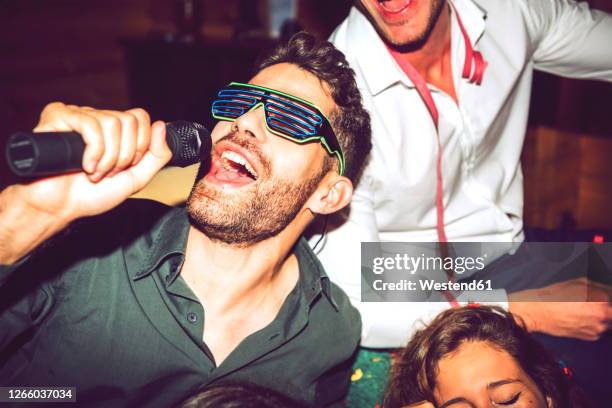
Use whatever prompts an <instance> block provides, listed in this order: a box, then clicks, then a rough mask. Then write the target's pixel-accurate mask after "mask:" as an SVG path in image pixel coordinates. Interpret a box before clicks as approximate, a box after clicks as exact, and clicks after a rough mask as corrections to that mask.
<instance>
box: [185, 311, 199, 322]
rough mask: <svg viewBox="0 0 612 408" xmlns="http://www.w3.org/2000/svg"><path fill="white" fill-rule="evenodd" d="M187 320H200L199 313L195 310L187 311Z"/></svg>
mask: <svg viewBox="0 0 612 408" xmlns="http://www.w3.org/2000/svg"><path fill="white" fill-rule="evenodd" d="M187 320H188V321H189V323H195V322H197V321H198V315H197V314H195V313H193V312H190V313H187Z"/></svg>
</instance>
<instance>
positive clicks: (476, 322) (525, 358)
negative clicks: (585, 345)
mask: <svg viewBox="0 0 612 408" xmlns="http://www.w3.org/2000/svg"><path fill="white" fill-rule="evenodd" d="M477 341H481V342H487V343H489V344H491V345H492V346H493V347H495V348H498V349H500V350H503V351H505V352H507V353H508V354H509V355H510V356H511V357H513V358H514V359H515V360H516V361H517V362H518V364H519V365H520V366H521V368H522V369H523V370H524V371H525V372H526V373H527V374H528V375H529V376H530V377H531V379H533V381H534V382H535V384H536V385H537V386H538V388H539V389H540V391H541V392H542V394H543V395H544V396H546V397H549V398H550V399H551V400H552V402H553V406H554V407H555V408H581V407H584V406H586V405H585V404H584V401H583V397H582V395H580V393H579V390H578V389H577V388H575V387H573V385H572V384H571V383H570V381H569V379H568V378H567V377H566V376H565V375H564V374H563V372H562V369H561V367H560V366H559V363H558V362H557V361H555V360H554V359H553V358H552V356H551V355H550V354H548V352H547V351H546V350H545V349H544V347H543V346H542V345H541V344H540V343H538V342H537V341H536V340H535V339H534V338H533V337H532V336H531V335H530V334H529V333H528V332H527V330H525V328H524V325H523V323H522V322H521V321H518V320H517V319H516V318H515V317H514V316H513V315H512V314H510V313H509V312H507V311H505V310H504V309H502V308H500V307H495V306H479V307H463V308H457V309H449V310H446V311H444V312H442V313H440V314H439V315H438V316H437V317H436V318H435V319H434V320H433V321H432V322H431V324H429V325H428V326H427V327H426V328H424V329H423V330H420V331H418V332H417V333H416V334H415V335H414V337H413V338H412V340H410V342H409V343H408V346H406V348H405V349H403V350H402V351H401V352H400V355H399V358H398V360H397V362H396V364H395V365H394V366H393V368H392V370H391V376H390V379H389V383H388V385H387V391H386V393H385V399H384V407H385V408H396V407H398V408H399V407H404V406H406V405H410V404H415V403H418V402H421V401H430V402H433V401H435V399H434V395H433V392H434V388H435V386H436V378H437V376H438V371H437V370H438V363H439V362H440V360H441V359H442V358H444V356H446V355H447V354H450V353H453V352H454V351H456V350H457V349H458V348H459V347H460V346H461V345H462V344H464V343H465V342H477Z"/></svg>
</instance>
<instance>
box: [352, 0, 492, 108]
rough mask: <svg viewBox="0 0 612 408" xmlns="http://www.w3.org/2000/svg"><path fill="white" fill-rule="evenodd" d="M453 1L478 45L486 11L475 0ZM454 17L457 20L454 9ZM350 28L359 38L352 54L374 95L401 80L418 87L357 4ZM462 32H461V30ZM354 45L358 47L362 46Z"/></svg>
mask: <svg viewBox="0 0 612 408" xmlns="http://www.w3.org/2000/svg"><path fill="white" fill-rule="evenodd" d="M453 4H454V5H455V7H456V9H457V12H458V13H459V15H460V17H461V20H462V21H463V24H464V26H465V27H466V31H467V33H468V37H470V40H471V42H472V45H475V44H476V43H477V42H478V40H479V39H480V37H481V36H482V34H483V33H484V29H485V19H486V12H485V11H484V9H483V8H482V7H481V6H479V5H477V4H476V3H475V2H474V1H472V0H454V3H453ZM452 19H453V21H455V20H456V17H455V15H454V13H453V14H452ZM348 32H349V37H350V38H355V39H356V41H351V42H350V43H349V50H350V54H352V55H355V56H356V58H357V63H358V65H359V68H360V69H361V71H362V73H363V77H364V78H365V81H366V84H367V86H368V88H369V91H370V93H371V94H372V95H374V96H375V95H377V94H378V93H380V92H382V91H384V90H385V89H387V88H389V87H390V86H392V85H395V84H396V83H398V82H402V83H404V84H405V85H406V86H408V87H411V88H414V84H413V83H412V81H410V79H408V77H407V76H406V75H405V74H404V73H403V71H402V70H401V68H400V67H399V66H398V65H397V63H396V62H395V60H394V59H393V57H392V56H391V54H390V53H389V51H388V50H387V47H386V45H385V43H384V42H383V40H382V39H381V38H380V36H379V35H378V32H377V31H376V29H375V28H374V26H373V25H372V24H371V23H370V21H369V20H368V19H367V17H366V16H365V15H363V13H362V12H361V11H359V10H358V9H357V8H356V7H353V8H351V11H350V13H349V16H348ZM458 34H459V35H460V36H461V32H458ZM461 41H463V37H461ZM353 47H358V48H359V50H357V49H354V48H353ZM363 50H367V51H366V52H363ZM357 51H359V52H357ZM460 58H461V60H462V61H463V58H464V56H463V55H461V56H460ZM457 66H458V67H462V66H463V65H460V64H457Z"/></svg>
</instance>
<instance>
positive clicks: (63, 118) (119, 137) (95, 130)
mask: <svg viewBox="0 0 612 408" xmlns="http://www.w3.org/2000/svg"><path fill="white" fill-rule="evenodd" d="M34 132H35V133H23V134H21V135H17V136H15V137H14V138H13V139H11V141H10V142H9V145H8V146H7V152H6V153H7V158H8V159H9V161H10V162H11V167H13V170H14V171H15V170H16V173H17V174H20V173H21V175H22V176H23V175H25V176H29V177H30V179H29V180H26V181H28V182H26V183H23V184H14V185H10V186H9V187H7V188H5V189H4V190H2V191H1V192H0V226H2V228H0V264H10V263H13V262H16V261H17V260H19V259H21V258H22V257H23V256H25V255H27V254H28V253H30V252H31V251H32V250H33V249H34V248H36V247H37V246H39V245H40V244H41V243H42V242H44V241H45V240H46V239H48V238H50V237H51V236H53V235H54V234H56V233H57V232H59V231H61V230H62V229H64V228H65V227H66V226H67V225H68V224H70V223H71V222H72V221H74V220H76V219H78V218H82V217H86V216H92V215H97V214H101V213H103V212H106V211H108V210H110V209H112V208H114V207H116V206H118V205H119V204H121V203H122V202H123V201H125V200H126V199H127V198H128V197H130V196H131V195H132V194H134V193H136V192H138V191H139V190H141V189H142V188H144V187H145V186H146V185H147V184H148V183H149V182H150V181H151V179H153V177H154V176H155V174H157V173H158V172H159V171H160V170H161V169H162V168H163V167H164V166H165V165H166V164H167V163H168V162H170V160H171V158H173V157H174V160H173V161H174V163H175V164H179V165H188V164H191V163H197V162H198V161H199V160H200V154H199V152H198V147H199V142H198V141H197V137H196V136H200V138H201V143H202V146H201V147H200V150H201V154H202V157H204V156H206V155H207V154H208V153H209V152H210V145H211V141H210V135H209V134H208V131H206V129H204V127H202V126H201V125H197V124H192V123H189V122H172V123H170V124H168V125H166V124H164V123H163V122H155V123H153V124H151V122H150V119H149V115H148V114H147V113H146V112H145V111H144V110H142V109H132V110H128V111H125V112H119V111H108V110H96V109H92V108H89V107H77V106H67V105H64V104H63V103H59V102H56V103H51V104H49V105H47V106H46V107H45V109H44V110H43V112H42V113H41V117H40V121H39V123H38V125H37V126H36V128H35V129H34ZM41 132H49V133H51V132H52V133H53V134H44V135H42V134H41ZM56 132H61V133H56ZM166 134H168V137H167V136H166ZM194 137H196V140H195V141H194V139H193V138H194ZM169 145H170V147H169ZM79 169H81V171H79ZM32 176H34V177H33V178H32ZM32 180H34V181H32Z"/></svg>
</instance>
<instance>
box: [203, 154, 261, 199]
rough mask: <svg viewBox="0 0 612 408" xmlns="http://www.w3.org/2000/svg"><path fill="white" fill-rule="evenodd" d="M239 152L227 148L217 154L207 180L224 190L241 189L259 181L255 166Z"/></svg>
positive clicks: (214, 156)
mask: <svg viewBox="0 0 612 408" xmlns="http://www.w3.org/2000/svg"><path fill="white" fill-rule="evenodd" d="M239 150H240V149H237V148H231V147H226V148H222V149H220V150H219V151H217V152H215V154H214V155H213V159H212V163H211V169H210V171H209V173H208V174H207V175H206V180H207V181H208V182H209V183H212V184H216V185H218V186H220V187H222V188H224V189H227V188H239V187H243V186H246V185H249V184H251V183H254V182H255V181H257V179H258V178H259V174H258V172H257V170H255V166H254V165H253V164H252V162H251V161H250V160H249V159H247V157H245V155H244V154H241V153H240V152H239Z"/></svg>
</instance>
